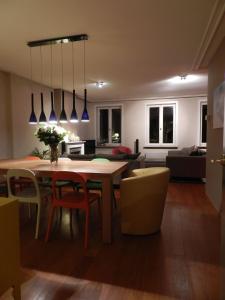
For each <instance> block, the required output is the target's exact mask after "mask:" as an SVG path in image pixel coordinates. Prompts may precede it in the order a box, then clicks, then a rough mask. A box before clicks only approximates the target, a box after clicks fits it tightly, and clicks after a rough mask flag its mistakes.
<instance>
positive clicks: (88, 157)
mask: <svg viewBox="0 0 225 300" xmlns="http://www.w3.org/2000/svg"><path fill="white" fill-rule="evenodd" d="M67 157H68V158H70V159H72V160H81V159H82V160H92V159H93V158H95V154H68V155H67Z"/></svg>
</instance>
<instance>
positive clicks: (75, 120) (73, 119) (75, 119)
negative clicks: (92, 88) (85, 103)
mask: <svg viewBox="0 0 225 300" xmlns="http://www.w3.org/2000/svg"><path fill="white" fill-rule="evenodd" d="M75 100H76V94H75V90H73V109H72V112H71V116H70V122H71V123H78V122H79V120H78V116H77V111H76V107H75Z"/></svg>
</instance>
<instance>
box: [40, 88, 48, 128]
mask: <svg viewBox="0 0 225 300" xmlns="http://www.w3.org/2000/svg"><path fill="white" fill-rule="evenodd" d="M46 122H47V118H46V115H45V113H44V103H43V93H41V114H40V117H39V123H40V124H45V123H46Z"/></svg>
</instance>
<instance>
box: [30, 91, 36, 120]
mask: <svg viewBox="0 0 225 300" xmlns="http://www.w3.org/2000/svg"><path fill="white" fill-rule="evenodd" d="M29 123H30V124H37V118H36V115H35V112H34V94H33V93H32V94H31V114H30V119H29Z"/></svg>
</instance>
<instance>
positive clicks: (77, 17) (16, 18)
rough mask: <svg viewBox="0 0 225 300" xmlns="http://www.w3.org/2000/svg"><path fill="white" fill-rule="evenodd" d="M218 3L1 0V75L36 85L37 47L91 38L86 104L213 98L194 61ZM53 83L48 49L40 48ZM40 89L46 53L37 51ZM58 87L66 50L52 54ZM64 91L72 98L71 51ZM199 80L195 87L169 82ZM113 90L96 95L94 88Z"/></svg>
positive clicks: (79, 56)
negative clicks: (180, 77)
mask: <svg viewBox="0 0 225 300" xmlns="http://www.w3.org/2000/svg"><path fill="white" fill-rule="evenodd" d="M218 2H219V1H218V0H188V1H186V0H114V1H112V0H111V1H109V0H76V1H75V0H66V1H61V0H39V1H35V0H26V1H25V0H17V1H16V0H14V1H13V0H1V1H0V41H1V43H0V69H1V70H5V71H9V72H12V73H15V74H18V75H21V76H24V77H27V78H30V66H29V51H30V49H29V47H27V45H26V43H27V42H28V41H32V40H39V39H46V38H53V37H58V36H64V35H73V34H81V33H86V34H88V36H89V39H88V41H86V81H87V88H88V100H95V101H101V100H112V99H113V100H118V99H143V98H150V97H170V96H180V95H199V94H206V93H207V73H206V70H204V71H203V70H197V71H196V70H194V69H196V59H197V58H198V55H199V49H200V46H201V44H202V40H203V38H204V35H205V31H206V28H207V25H208V24H209V21H210V18H211V17H212V14H213V12H215V7H216V5H217V4H218ZM74 48H75V58H76V59H75V68H76V90H77V92H78V94H80V95H81V94H82V89H83V85H82V83H83V42H76V43H74ZM42 51H43V64H44V68H43V77H44V79H43V81H44V83H45V84H46V85H49V83H50V47H49V46H45V47H42ZM32 57H33V78H34V80H35V81H37V82H40V81H41V70H40V65H41V64H40V49H39V48H32ZM53 65H54V67H53V85H54V87H55V88H60V87H61V69H60V67H61V65H60V45H56V46H54V47H53ZM63 67H64V73H63V74H64V88H65V89H66V90H72V55H71V44H64V46H63ZM183 73H191V74H196V75H198V76H197V77H196V80H195V81H192V82H190V83H188V82H187V83H183V84H181V83H179V84H177V83H172V82H171V81H170V80H169V79H170V78H172V77H174V76H176V75H179V74H183ZM101 80H102V81H104V82H106V83H107V84H106V85H105V86H104V87H103V88H102V89H97V88H96V86H95V82H97V81H101Z"/></svg>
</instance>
